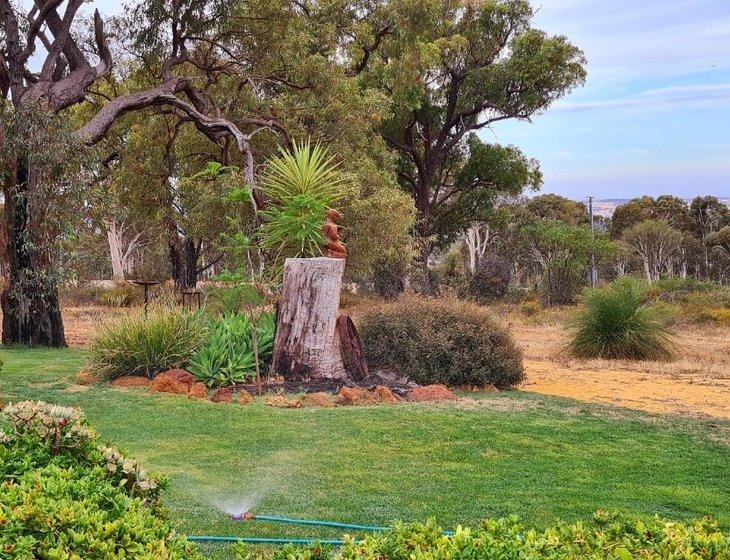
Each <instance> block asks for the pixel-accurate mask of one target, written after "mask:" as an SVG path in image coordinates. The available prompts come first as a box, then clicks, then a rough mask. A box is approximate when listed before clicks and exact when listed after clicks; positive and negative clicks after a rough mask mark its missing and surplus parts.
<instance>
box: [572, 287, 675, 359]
mask: <svg viewBox="0 0 730 560" xmlns="http://www.w3.org/2000/svg"><path fill="white" fill-rule="evenodd" d="M573 329H574V332H573V337H572V340H571V341H570V344H569V349H570V351H571V353H572V354H574V355H575V356H578V357H581V358H608V359H612V358H626V359H632V360H670V359H672V358H674V357H675V355H676V346H675V342H674V338H673V336H672V332H671V330H670V329H669V327H668V326H667V323H666V321H665V318H664V317H663V315H662V313H661V312H660V310H659V308H658V307H657V306H656V305H655V304H653V303H651V302H648V301H647V295H646V287H645V285H644V284H643V283H642V282H641V281H639V280H636V279H635V278H631V277H630V276H627V277H624V278H619V279H618V280H615V281H614V282H613V283H612V284H610V285H608V286H604V287H600V288H596V289H593V290H591V291H589V292H588V293H587V295H586V297H585V307H584V309H583V310H582V311H581V312H580V313H579V314H578V316H577V317H576V319H575V323H574V325H573Z"/></svg>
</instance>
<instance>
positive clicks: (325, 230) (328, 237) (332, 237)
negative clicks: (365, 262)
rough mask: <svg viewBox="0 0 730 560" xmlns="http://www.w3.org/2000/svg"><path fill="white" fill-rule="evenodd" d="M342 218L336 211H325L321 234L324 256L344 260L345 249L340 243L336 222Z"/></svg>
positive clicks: (345, 256) (331, 209) (345, 255)
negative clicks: (323, 241)
mask: <svg viewBox="0 0 730 560" xmlns="http://www.w3.org/2000/svg"><path fill="white" fill-rule="evenodd" d="M340 218H342V214H340V213H339V212H338V211H337V210H335V209H333V208H330V209H329V210H327V212H326V214H325V218H324V225H323V226H322V234H323V235H324V239H325V245H324V255H325V256H326V257H331V258H334V259H346V258H347V249H346V248H345V246H344V245H343V244H342V242H341V241H340V233H339V226H338V225H337V221H338V220H339V219H340Z"/></svg>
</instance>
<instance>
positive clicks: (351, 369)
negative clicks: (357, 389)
mask: <svg viewBox="0 0 730 560" xmlns="http://www.w3.org/2000/svg"><path fill="white" fill-rule="evenodd" d="M337 331H338V333H339V338H340V354H341V355H342V363H343V365H344V366H345V371H346V372H347V373H348V375H349V376H350V377H351V378H352V379H355V380H357V381H362V380H363V379H365V378H366V377H367V376H368V363H367V362H366V361H365V352H364V350H363V347H362V342H361V341H360V336H359V335H358V334H357V329H356V328H355V323H353V322H352V319H351V318H350V316H349V315H340V316H339V317H338V318H337Z"/></svg>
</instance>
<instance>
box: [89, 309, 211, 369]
mask: <svg viewBox="0 0 730 560" xmlns="http://www.w3.org/2000/svg"><path fill="white" fill-rule="evenodd" d="M206 333H207V328H206V325H205V321H204V320H203V318H202V316H201V315H200V314H199V313H192V314H190V313H180V312H179V311H174V310H171V309H165V308H157V309H154V310H151V311H150V314H149V316H148V317H145V316H144V315H142V314H137V315H133V316H129V317H125V318H123V319H121V320H119V321H117V322H113V323H109V324H107V325H105V326H103V327H102V328H101V330H100V332H99V334H98V335H97V336H96V337H95V338H94V339H93V340H92V341H91V343H90V345H89V350H88V359H89V370H90V371H91V372H93V373H95V374H98V375H100V376H102V377H103V378H105V379H115V378H117V377H121V376H123V375H140V376H144V377H148V378H150V379H152V378H153V377H154V376H155V375H157V374H158V373H162V372H163V371H166V370H168V369H173V368H180V367H184V366H185V365H186V364H187V362H188V361H189V360H190V359H191V358H192V357H193V356H194V355H195V352H196V351H197V349H198V348H199V347H200V346H201V345H202V343H203V341H204V340H205V336H206Z"/></svg>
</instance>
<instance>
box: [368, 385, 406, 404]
mask: <svg viewBox="0 0 730 560" xmlns="http://www.w3.org/2000/svg"><path fill="white" fill-rule="evenodd" d="M372 393H374V394H375V396H376V397H377V398H378V400H379V401H380V402H381V403H383V404H397V403H399V402H401V401H402V399H401V398H400V397H399V396H398V395H396V394H395V393H394V392H393V391H391V390H390V389H389V388H388V387H386V386H385V385H377V386H376V387H375V389H373V390H372Z"/></svg>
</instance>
